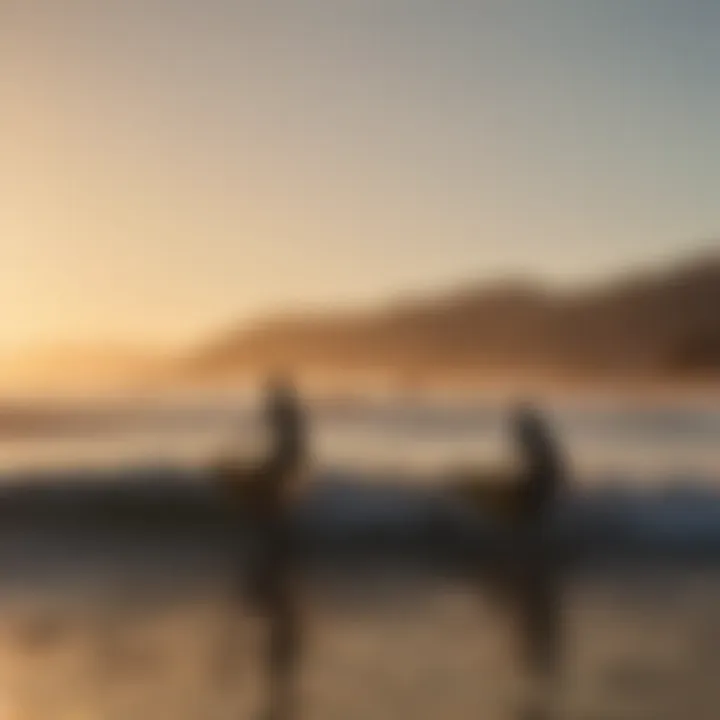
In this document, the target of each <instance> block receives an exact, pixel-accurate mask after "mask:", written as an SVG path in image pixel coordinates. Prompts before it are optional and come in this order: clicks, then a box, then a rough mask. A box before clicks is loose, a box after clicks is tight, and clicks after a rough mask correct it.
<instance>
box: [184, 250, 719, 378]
mask: <svg viewBox="0 0 720 720" xmlns="http://www.w3.org/2000/svg"><path fill="white" fill-rule="evenodd" d="M185 367H186V370H187V372H188V374H190V375H192V376H194V377H207V378H210V377H218V376H232V375H234V374H236V373H237V374H240V373H246V372H255V371H260V370H264V369H267V368H278V367H282V368H291V369H293V370H295V371H300V372H303V371H310V372H312V371H322V372H341V373H342V372H347V371H356V370H374V369H376V370H390V371H392V372H399V373H402V374H410V375H411V376H412V375H414V374H418V375H426V374H433V375H435V374H437V373H457V372H460V373H523V374H529V373H533V374H541V375H546V374H549V375H562V376H590V377H594V376H598V375H616V374H628V373H629V374H632V375H635V374H645V375H653V376H660V377H672V378H678V377H688V376H691V377H698V376H706V375H715V374H716V373H719V372H720V255H711V256H708V257H705V258H703V259H701V260H697V261H694V262H691V263H686V264H684V265H682V266H676V267H674V268H672V269H670V270H667V269H666V270H663V271H657V272H646V273H638V274H635V275H629V276H627V277H624V278H621V279H619V280H617V281H613V282H609V283H606V284H603V285H601V286H596V287H592V288H586V289H583V290H577V291H572V292H568V291H565V292H561V291H554V290H552V289H549V288H546V287H542V286H539V285H536V284H533V283H530V282H515V283H505V284H495V285H491V286H466V287H463V288H460V289H456V290H453V291H450V292H447V293H443V294H439V295H437V296H434V297H426V298H414V299H407V300H404V301H402V302H397V303H394V304H388V305H386V306H384V307H381V308H380V309H374V310H368V311H365V312H355V313H336V314H334V313H327V314H324V315H286V316H283V317H274V318H270V319H268V320H266V321H264V322H260V323H258V324H256V325H255V326H254V327H252V328H250V329H236V330H232V331H230V332H229V333H226V334H224V335H223V336H221V337H219V338H218V339H217V340H216V341H214V342H212V343H210V344H209V345H208V346H206V347H203V348H201V349H200V350H199V351H198V352H197V353H195V354H194V355H193V356H192V357H191V358H189V359H188V361H187V362H186V364H185Z"/></svg>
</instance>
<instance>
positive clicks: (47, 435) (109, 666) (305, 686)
mask: <svg viewBox="0 0 720 720" xmlns="http://www.w3.org/2000/svg"><path fill="white" fill-rule="evenodd" d="M544 407H545V409H546V412H547V415H548V417H549V418H550V420H551V422H552V425H553V427H554V430H555V433H556V436H557V438H558V440H559V442H560V443H561V444H562V447H563V449H564V452H565V454H566V456H567V459H568V463H569V467H570V468H571V476H572V487H571V493H570V494H569V495H568V497H567V498H565V499H564V500H563V502H562V503H561V504H560V506H559V507H558V509H557V513H556V517H555V518H554V523H553V538H554V539H553V548H554V551H553V558H554V561H553V563H552V567H551V568H550V567H548V568H540V569H538V573H539V575H540V576H542V577H540V579H539V580H538V581H537V582H538V583H539V586H538V587H542V588H543V589H544V590H543V592H545V593H546V594H547V597H551V598H552V603H551V606H552V610H551V611H548V612H551V614H552V615H553V623H552V633H553V635H554V636H555V637H554V643H553V646H552V655H553V658H554V659H553V662H552V672H551V673H549V672H548V673H545V674H543V675H542V677H541V678H539V677H538V676H537V672H536V671H535V670H532V669H531V668H530V667H529V665H528V662H527V657H526V654H527V653H526V648H525V645H524V642H525V641H524V639H523V638H524V636H525V635H526V634H527V632H528V630H527V626H526V623H525V621H524V618H525V616H526V615H527V614H528V608H527V606H526V603H525V600H524V598H525V599H527V598H526V595H528V591H526V590H522V589H519V587H520V586H518V585H516V584H513V583H512V582H508V581H507V579H506V578H505V577H504V575H503V573H502V569H501V572H500V573H499V574H498V572H497V570H496V566H497V562H495V563H493V557H492V556H493V550H492V549H493V548H495V549H497V548H499V547H503V543H502V532H500V531H499V530H498V529H497V528H496V527H494V526H493V523H492V522H491V521H490V520H489V519H483V518H477V517H476V516H474V515H473V514H472V513H469V512H468V510H467V509H466V508H464V507H462V506H461V505H460V504H459V503H458V502H456V501H454V500H453V499H452V498H450V497H449V496H448V494H447V492H446V491H445V489H444V483H446V482H447V479H448V477H449V476H450V475H451V471H452V468H454V467H461V466H467V465H475V464H490V465H493V466H494V465H496V464H506V463H511V462H512V460H513V447H512V443H511V442H510V439H509V437H508V434H507V431H506V426H507V408H506V407H505V406H504V405H503V404H502V403H499V402H497V401H494V400H490V399H486V398H482V397H474V398H470V399H467V398H460V399H458V398H438V397H434V398H424V399H422V400H421V399H417V398H414V399H413V398H410V399H408V398H404V399H398V398H387V397H382V398H374V399H372V400H371V399H368V398H364V399H344V400H342V401H339V400H333V401H329V400H324V401H319V400H318V401H316V402H314V403H311V404H310V406H309V408H308V413H309V422H310V426H311V428H312V439H313V455H314V466H313V467H314V469H313V474H312V477H311V478H309V480H308V486H307V488H306V490H305V492H304V494H303V496H302V499H301V500H300V501H299V504H298V507H297V510H296V517H295V526H294V529H295V531H296V532H297V538H298V546H299V547H301V548H302V552H300V553H299V556H300V557H301V561H300V562H298V563H297V567H294V569H293V577H292V585H291V587H292V599H291V601H288V602H289V605H288V607H285V609H284V610H283V611H280V610H278V613H277V617H274V616H272V615H270V616H268V615H267V614H262V613H258V611H257V610H256V609H254V608H253V606H252V604H251V603H249V602H248V600H247V598H246V597H245V595H244V594H243V592H242V591H238V589H237V588H238V578H240V584H241V585H242V578H243V573H244V567H245V565H244V563H245V562H246V556H245V555H244V554H243V552H244V545H243V543H244V540H242V539H241V538H240V537H239V536H237V535H236V534H235V533H234V532H233V531H232V529H228V527H227V525H226V524H225V523H224V521H223V519H222V513H221V512H220V508H218V506H217V499H216V497H215V495H214V494H213V490H212V486H211V480H212V477H211V473H210V471H209V470H208V466H209V463H210V462H211V461H212V460H213V459H214V458H216V457H217V456H219V455H222V454H227V453H229V452H233V453H239V454H241V455H243V456H256V455H259V454H261V452H262V447H263V440H264V438H263V434H262V431H261V430H260V429H259V427H258V424H257V416H256V411H255V407H254V405H253V404H252V403H251V402H250V401H249V400H247V399H246V398H232V399H230V400H227V399H220V400H218V398H191V399H188V398H183V399H172V400H168V399H165V400H163V401H162V402H160V401H155V400H153V401H147V400H144V401H142V402H139V401H134V402H132V403H130V402H128V401H123V402H122V403H117V402H110V401H105V402H102V403H100V402H98V401H93V402H89V401H88V402H85V403H78V402H73V403H70V402H62V403H61V402H55V403H53V404H52V405H49V404H47V403H41V402H35V403H30V404H28V403H25V404H23V403H20V404H18V405H15V406H13V407H12V408H8V409H6V411H5V412H4V413H2V415H1V416H0V417H1V419H0V427H1V428H2V430H4V432H0V435H1V436H2V442H1V443H0V470H1V471H2V472H1V473H0V477H1V478H2V481H1V486H0V668H1V670H0V717H1V718H6V717H7V718H38V719H40V718H53V720H55V719H56V718H110V717H112V718H128V719H130V718H133V719H135V718H165V717H167V718H171V717H172V718H174V719H177V718H200V717H202V718H208V717H217V718H224V717H227V718H245V717H247V718H255V717H268V716H270V717H288V718H289V717H303V718H305V717H306V718H340V717H341V718H353V717H354V718H373V719H374V718H383V717H387V718H395V717H401V716H411V717H414V718H437V717H448V718H463V719H464V718H471V717H472V718H476V717H483V718H489V719H490V720H494V719H497V720H506V719H507V720H510V719H511V718H512V719H513V720H514V719H515V718H528V717H546V718H556V717H557V718H574V719H575V718H577V719H583V720H584V719H587V720H590V719H591V718H593V719H597V720H600V719H601V718H604V719H610V718H617V719H620V718H668V719H670V718H680V717H683V716H688V715H689V716H692V717H693V718H715V717H717V710H716V708H717V707H718V704H719V702H720V690H718V687H717V683H716V682H715V677H716V675H717V672H718V671H720V610H719V609H718V608H720V602H718V601H719V600H720V483H719V481H720V410H718V406H717V405H716V404H715V403H714V402H713V400H712V399H711V398H707V399H705V398H697V397H695V398H693V399H692V400H688V399H685V400H679V399H673V400H662V401H659V400H648V399H643V400H629V399H627V398H623V397H618V398H612V397H603V398H598V397H595V398H592V399H590V398H568V397H563V398H562V399H556V400H555V401H553V400H552V399H550V400H549V401H548V402H546V403H545V404H544ZM498 538H500V540H498ZM239 547H240V552H238V548H239ZM468 548H472V549H473V552H468ZM478 548H480V550H481V552H480V553H479V554H478V553H476V552H475V550H477V549H478ZM486 550H487V552H485V551H486ZM493 568H495V569H493ZM544 573H546V575H547V577H545V575H544ZM523 587H524V586H523ZM533 592H534V591H533ZM529 597H530V602H531V603H533V602H536V601H537V602H540V600H538V597H539V596H537V597H536V596H535V595H533V594H532V592H530V594H529ZM543 597H544V596H543ZM533 598H535V599H534V600H533ZM290 607H291V608H292V611H291V610H289V609H288V608H290ZM290 620H292V622H290ZM283 623H285V625H287V624H288V623H290V625H291V626H292V633H290V636H291V637H292V638H294V641H293V643H292V644H293V646H294V650H295V652H294V653H293V656H292V657H293V661H292V663H290V665H289V667H286V668H285V670H284V672H285V673H286V675H288V676H291V680H290V681H288V680H287V678H285V679H284V680H283V679H282V677H281V676H280V675H278V670H277V668H276V667H275V666H274V665H273V662H271V660H270V659H269V657H270V658H272V653H270V656H268V650H267V642H268V633H272V632H273V630H272V629H273V627H275V628H278V627H279V628H281V629H282V628H283V627H285V625H283ZM287 629H288V628H287V627H286V631H287ZM283 682H290V683H291V684H292V687H293V693H292V697H291V698H290V699H288V698H285V696H284V695H283V692H284V690H283V688H284V685H283V684H282V683H283ZM283 698H284V699H285V702H284V704H283V703H282V702H281V701H282V700H283ZM272 713H274V715H273V714H272Z"/></svg>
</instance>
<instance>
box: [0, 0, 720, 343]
mask: <svg viewBox="0 0 720 720" xmlns="http://www.w3.org/2000/svg"><path fill="white" fill-rule="evenodd" d="M718 37H720V3H717V2H715V1H714V0H684V1H683V2H678V1H677V0H475V1H470V0H467V1H466V2H459V1H457V0H443V2H439V1H437V0H433V1H429V0H325V1H324V2H321V1H320V0H258V1H257V2H250V0H204V1H203V2H196V0H104V1H103V2H101V3H99V2H97V1H96V0H63V2H58V1H57V0H33V1H32V2H28V0H0V110H1V112H0V160H1V162H0V303H1V306H2V316H3V321H2V323H0V351H2V350H8V349H15V348H19V347H26V346H32V345H38V344H40V345H42V344H48V343H50V344H52V343H58V342H60V343H62V342H88V341H96V340H102V341H110V340H112V341H113V342H115V341H118V342H128V343H135V344H149V345H156V346H164V345H172V344H184V343H192V342H194V341H195V340H196V339H199V338H203V337H205V336H207V335H209V334H212V333H213V332H214V331H215V330H217V329H219V328H222V327H225V326H228V325H232V324H234V323H242V322H247V321H249V320H250V319H251V318H255V317H257V316H258V315H262V314H264V313H267V312H274V311H277V310H279V309H288V308H289V309H298V308H303V307H315V306H318V305H322V306H329V307H334V306H337V305H345V304H352V303H357V302H370V301H373V300H375V299H378V298H383V297H388V296H391V295H393V294H396V293H398V292H402V291H405V290H413V291H425V290H427V291H432V290H434V289H440V288H444V287H448V286H452V285H453V284H455V283H458V282H467V281H471V280H472V281H474V280H478V281H482V280H486V279H494V278H497V277H498V276H504V275H507V274H529V275H532V276H536V277H538V278H541V279H543V280H547V281H551V282H557V283H568V282H569V283H583V282H587V281H592V280H597V279H598V278H602V277H605V276H608V275H612V274H613V273H616V272H621V271H626V270H628V269H631V268H634V267H635V266H638V265H642V264H645V263H648V262H657V261H663V262H664V261H665V260H667V261H671V260H672V259H673V258H677V257H683V256H686V255H692V254H693V253H694V252H698V251H701V250H705V249H707V248H708V247H712V248H714V247H717V239H718V238H719V237H720V234H719V230H720V205H719V204H718V202H717V200H718V191H719V190H720V133H718V131H717V128H718V127H720V86H719V85H718V83H717V71H718V68H720V42H718V41H717V38H718Z"/></svg>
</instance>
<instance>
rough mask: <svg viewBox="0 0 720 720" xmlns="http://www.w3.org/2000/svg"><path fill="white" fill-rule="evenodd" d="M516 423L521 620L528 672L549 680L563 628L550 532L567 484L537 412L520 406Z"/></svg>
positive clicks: (560, 461)
mask: <svg viewBox="0 0 720 720" xmlns="http://www.w3.org/2000/svg"><path fill="white" fill-rule="evenodd" d="M512 426H513V432H514V436H515V440H516V442H517V445H518V452H519V460H520V468H519V478H518V481H519V486H520V487H519V492H520V497H519V508H518V518H517V524H516V533H515V553H516V554H515V557H516V562H517V563H518V568H517V569H518V571H519V573H518V575H519V576H518V588H517V590H518V598H517V599H518V601H519V607H518V611H519V618H518V620H519V623H520V631H521V636H522V639H523V644H524V653H525V660H526V662H527V664H528V670H529V671H530V672H532V673H533V674H534V675H536V676H540V677H544V678H546V679H547V678H550V677H552V676H553V675H554V674H555V672H556V670H557V664H558V660H559V658H558V654H559V649H560V648H559V642H560V635H561V631H562V628H561V623H562V617H561V606H560V601H561V597H560V594H561V588H560V583H559V574H558V563H557V558H556V557H555V552H554V549H553V543H552V538H551V535H550V532H549V530H550V524H551V521H552V517H553V514H554V512H555V510H556V508H557V504H558V500H559V499H560V497H561V494H562V492H563V490H564V488H565V482H566V481H565V468H564V462H563V459H562V457H561V453H560V449H559V448H558V445H557V443H556V441H555V439H554V438H553V436H552V433H551V431H550V428H549V426H548V424H547V422H546V421H545V419H544V418H543V417H542V415H541V414H540V413H539V411H538V410H536V409H535V408H532V407H530V406H522V407H521V408H519V409H518V410H517V411H516V412H515V414H514V416H513V421H512Z"/></svg>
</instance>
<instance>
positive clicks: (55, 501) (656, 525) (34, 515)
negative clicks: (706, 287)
mask: <svg viewBox="0 0 720 720" xmlns="http://www.w3.org/2000/svg"><path fill="white" fill-rule="evenodd" d="M432 480H433V479H432V478H424V479H423V482H422V483H420V482H418V481H417V479H416V478H413V477H410V476H400V475H397V474H391V473H387V474H378V473H375V474H368V473H361V472H354V471H350V470H328V471H326V472H323V473H320V474H319V475H318V477H316V478H315V479H314V480H313V481H312V482H311V483H310V484H309V485H308V487H307V490H306V492H305V493H304V494H303V495H302V497H301V499H300V500H299V501H298V503H297V505H296V507H295V508H294V522H295V527H296V530H297V532H298V537H299V538H300V539H307V541H308V543H309V544H310V545H312V546H313V547H314V548H315V549H320V550H321V551H322V550H323V549H326V550H328V551H329V550H331V549H340V548H344V547H349V546H353V547H368V548H370V547H381V548H384V549H385V550H390V549H391V548H393V547H396V548H404V549H414V550H415V551H422V552H424V551H425V550H428V549H431V550H438V549H442V550H443V551H445V552H451V553H452V552H455V551H458V550H462V549H467V548H470V547H478V548H481V549H482V548H490V547H493V546H494V544H496V543H497V541H498V538H507V537H509V536H512V535H513V533H514V532H515V531H516V530H517V528H508V527H505V526H502V525H501V524H499V523H497V522H495V521H493V519H492V518H491V517H490V516H485V515H483V514H482V513H478V512H475V511H473V510H472V509H470V508H468V507H466V506H465V505H463V503H462V502H461V501H460V500H459V499H457V498H455V497H453V496H452V495H451V493H450V492H449V491H448V490H447V488H444V487H443V485H442V484H441V482H440V481H439V479H438V481H437V482H433V481H432ZM716 488H718V485H717V484H716V478H709V477H704V478H685V479H683V481H682V482H680V481H677V482H676V483H675V484H672V485H667V484H666V485H663V486H662V487H649V486H645V487H639V486H637V485H633V484H629V483H628V484H621V483H620V482H619V481H617V480H616V481H615V482H614V483H613V484H600V485H598V486H596V487H594V488H583V489H578V490H577V491H576V492H574V493H569V494H568V495H567V497H565V498H563V499H562V500H561V501H559V502H558V505H557V507H556V509H555V512H554V514H553V517H552V519H551V523H550V530H549V533H548V537H549V538H550V539H551V540H552V544H553V546H554V547H555V548H556V549H560V551H563V549H564V550H566V551H567V552H568V554H571V555H572V556H573V557H597V556H618V557H622V556H632V555H637V554H640V555H643V554H655V555H658V556H676V555H682V556H687V557H692V556H697V557H700V556H713V557H714V556H717V558H718V559H720V490H718V489H716ZM229 521H230V517H229V515H228V513H227V512H225V509H224V508H223V507H222V505H221V504H220V500H219V498H218V497H217V496H216V494H215V493H214V491H213V489H212V483H211V478H210V476H209V474H208V473H206V472H204V471H202V470H190V469H180V468H171V467H145V468H117V469H114V470H107V471H105V472H97V471H77V472H64V473H40V474H29V473H24V474H17V475H15V476H12V477H9V476H6V477H5V478H4V481H3V482H2V484H1V485H0V531H2V529H8V528H14V529H15V530H18V529H21V530H22V529H24V530H30V529H32V530H33V531H35V532H45V533H47V532H54V531H57V532H58V534H62V533H66V535H67V534H71V535H77V534H78V533H82V532H86V533H90V535H91V536H93V535H92V534H93V533H95V534H100V535H103V534H104V535H108V534H115V535H118V536H123V535H124V536H127V537H131V536H135V537H137V536H138V535H143V536H144V534H146V533H152V534H153V535H154V537H156V538H157V539H158V541H161V540H162V537H166V538H169V537H174V538H177V537H178V536H180V535H182V536H194V537H196V538H197V539H198V542H200V541H201V539H202V538H204V539H208V538H214V540H219V539H220V538H221V537H223V533H224V532H225V530H226V529H227V527H228V524H229Z"/></svg>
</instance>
